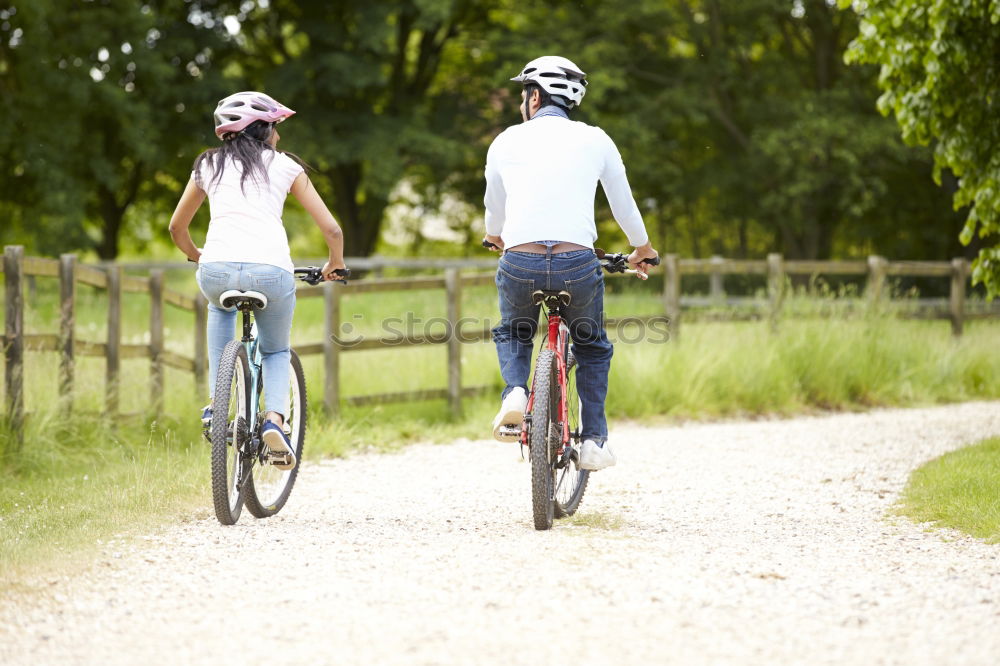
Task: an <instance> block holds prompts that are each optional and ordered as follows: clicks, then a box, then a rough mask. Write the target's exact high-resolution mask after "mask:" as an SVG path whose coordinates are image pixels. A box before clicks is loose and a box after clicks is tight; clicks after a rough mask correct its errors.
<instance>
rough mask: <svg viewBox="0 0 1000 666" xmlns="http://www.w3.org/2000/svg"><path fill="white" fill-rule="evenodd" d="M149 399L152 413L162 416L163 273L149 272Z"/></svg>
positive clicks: (157, 270)
mask: <svg viewBox="0 0 1000 666" xmlns="http://www.w3.org/2000/svg"><path fill="white" fill-rule="evenodd" d="M149 399H150V404H151V405H152V406H153V413H154V414H155V415H156V418H157V419H159V418H160V417H161V416H162V415H163V271H162V270H159V269H154V270H151V271H150V272H149Z"/></svg>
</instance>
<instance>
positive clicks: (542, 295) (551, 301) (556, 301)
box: [531, 289, 573, 308]
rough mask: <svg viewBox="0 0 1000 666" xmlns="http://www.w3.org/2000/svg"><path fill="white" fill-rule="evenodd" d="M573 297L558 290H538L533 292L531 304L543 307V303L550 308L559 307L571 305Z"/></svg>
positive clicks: (566, 292)
mask: <svg viewBox="0 0 1000 666" xmlns="http://www.w3.org/2000/svg"><path fill="white" fill-rule="evenodd" d="M572 298H573V297H572V296H571V295H570V293H569V292H568V291H563V290H556V289H536V290H535V291H533V292H531V302H532V303H534V304H535V305H541V304H542V303H543V302H544V303H545V305H546V306H548V307H550V308H551V307H557V306H558V305H560V304H561V305H564V306H566V305H569V302H570V301H571V300H572Z"/></svg>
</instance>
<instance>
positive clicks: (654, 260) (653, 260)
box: [639, 256, 660, 266]
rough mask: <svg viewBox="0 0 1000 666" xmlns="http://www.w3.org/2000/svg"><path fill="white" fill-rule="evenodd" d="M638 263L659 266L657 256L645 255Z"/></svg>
mask: <svg viewBox="0 0 1000 666" xmlns="http://www.w3.org/2000/svg"><path fill="white" fill-rule="evenodd" d="M639 263H640V264H649V265H650V266H659V265H660V258H659V257H658V256H657V257H653V258H649V257H646V258H645V259H643V260H642V261H640V262H639Z"/></svg>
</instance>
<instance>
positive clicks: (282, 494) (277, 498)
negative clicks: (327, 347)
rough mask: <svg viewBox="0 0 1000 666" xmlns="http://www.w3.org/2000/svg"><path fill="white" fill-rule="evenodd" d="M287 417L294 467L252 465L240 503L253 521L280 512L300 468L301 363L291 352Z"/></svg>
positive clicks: (303, 406) (302, 437) (303, 390)
mask: <svg viewBox="0 0 1000 666" xmlns="http://www.w3.org/2000/svg"><path fill="white" fill-rule="evenodd" d="M288 380H289V381H288V389H289V395H288V414H287V419H286V423H287V425H288V427H289V428H290V430H291V434H290V436H289V439H291V442H292V450H294V451H295V459H296V461H297V462H296V464H295V467H293V468H292V469H289V470H279V469H278V468H276V467H274V466H273V465H267V464H261V463H262V461H261V460H258V461H257V464H255V465H254V467H253V469H252V471H251V475H250V478H249V479H248V480H247V485H246V490H245V497H244V499H243V502H244V504H245V505H246V508H247V511H249V512H250V513H251V515H253V516H254V517H255V518H269V517H270V516H273V515H274V514H276V513H278V512H279V511H281V508H282V507H283V506H285V502H287V501H288V496H289V495H291V493H292V486H294V485H295V479H296V478H298V475H299V467H300V466H301V465H302V450H303V447H304V446H305V439H306V411H307V403H306V376H305V373H304V372H303V371H302V361H300V360H299V355H298V354H296V353H295V351H294V350H292V352H291V357H290V358H289V375H288Z"/></svg>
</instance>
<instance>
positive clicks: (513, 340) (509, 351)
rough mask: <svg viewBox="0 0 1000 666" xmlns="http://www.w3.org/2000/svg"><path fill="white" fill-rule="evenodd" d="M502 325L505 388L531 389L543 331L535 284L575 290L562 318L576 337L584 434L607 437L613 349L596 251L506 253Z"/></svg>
mask: <svg viewBox="0 0 1000 666" xmlns="http://www.w3.org/2000/svg"><path fill="white" fill-rule="evenodd" d="M496 283H497V291H499V292H500V324H499V325H497V326H496V327H495V328H494V329H493V342H494V343H495V344H496V346H497V357H498V358H499V360H500V374H501V375H502V376H503V380H504V383H506V385H507V386H506V388H504V391H503V397H506V396H507V394H508V393H509V392H510V390H511V389H513V388H514V387H515V386H520V387H521V388H523V389H525V390H526V391H527V390H528V375H529V373H530V371H531V351H532V338H534V337H535V334H536V333H537V331H538V317H539V309H540V306H537V305H532V302H531V292H533V291H535V290H536V289H565V290H566V291H568V292H569V293H570V294H571V295H572V300H571V302H570V304H569V306H568V307H564V308H563V309H562V314H563V319H564V321H565V322H566V325H567V326H569V331H570V336H571V337H572V339H573V343H572V350H573V354H574V355H575V356H576V359H577V363H578V367H577V370H576V386H577V392H578V393H579V394H580V402H582V403H583V408H582V410H581V415H580V418H581V421H582V427H581V429H582V434H583V438H584V439H592V440H594V441H596V442H598V443H601V442H604V441H605V440H607V438H608V422H607V419H606V418H605V415H604V400H605V398H607V395H608V370H609V369H610V368H611V355H612V354H613V352H614V350H613V347H612V345H611V342H610V341H609V340H608V336H607V333H605V331H604V274H603V272H602V270H601V265H600V262H599V261H598V260H597V257H596V256H595V255H594V252H593V251H592V250H577V251H574V252H561V253H558V254H531V253H528V252H506V253H504V255H503V257H501V258H500V263H499V267H498V269H497V278H496Z"/></svg>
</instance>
